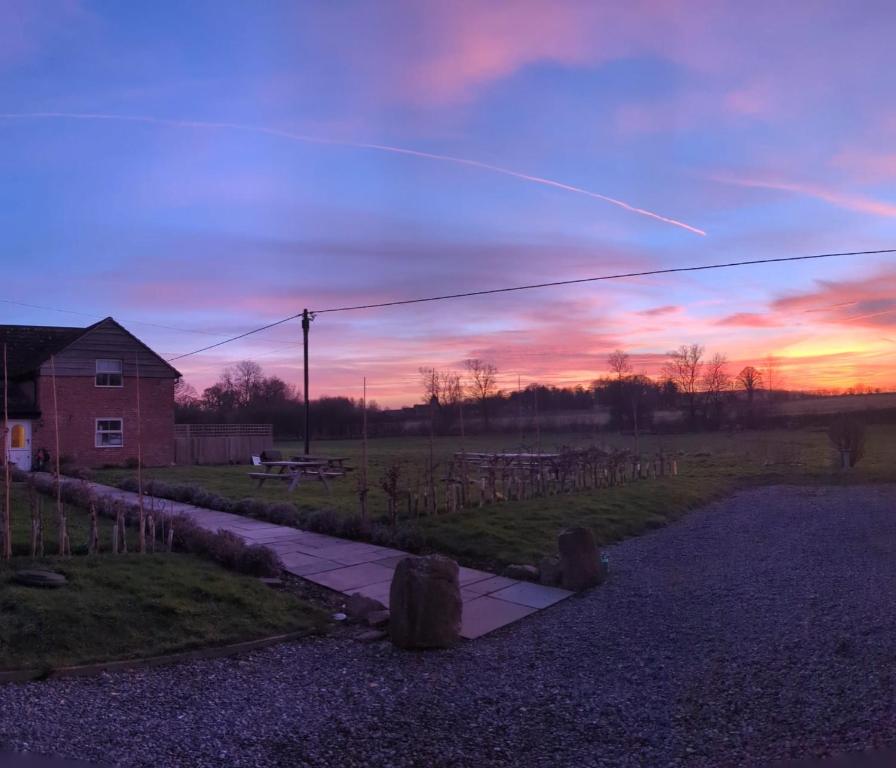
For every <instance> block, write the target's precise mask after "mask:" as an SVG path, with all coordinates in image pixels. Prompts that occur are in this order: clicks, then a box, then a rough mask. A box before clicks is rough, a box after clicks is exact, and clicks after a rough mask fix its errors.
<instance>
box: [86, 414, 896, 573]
mask: <svg viewBox="0 0 896 768" xmlns="http://www.w3.org/2000/svg"><path fill="white" fill-rule="evenodd" d="M541 443H542V449H543V450H544V451H553V450H555V449H557V448H559V447H561V446H585V445H591V444H600V445H607V446H615V447H626V448H629V449H633V448H634V439H633V438H632V437H630V436H623V435H619V434H615V433H614V434H605V433H599V434H597V435H591V436H589V435H583V434H567V435H557V434H551V435H545V436H543V437H542V441H541ZM278 448H280V449H281V450H282V451H283V452H284V454H285V455H291V454H292V453H296V454H298V453H301V450H302V446H301V445H300V444H298V443H284V444H281V445H278ZM459 448H460V445H459V440H458V438H454V437H452V438H436V440H435V443H434V457H435V461H436V463H437V464H440V465H441V467H442V468H444V466H445V464H446V462H447V461H449V460H450V458H451V456H452V454H453V453H454V452H455V451H457V450H459ZM466 448H467V450H469V451H517V450H520V449H521V448H526V449H528V450H531V449H533V445H532V443H531V442H528V443H526V444H525V445H522V446H521V445H520V442H519V439H518V438H514V437H513V436H508V435H489V436H476V437H472V438H467V441H466ZM640 448H641V452H642V453H643V454H645V455H652V454H654V453H656V452H658V451H660V450H662V451H664V452H665V453H674V454H675V455H676V456H677V460H678V465H679V476H678V477H666V478H660V479H657V480H644V481H639V482H637V483H633V484H629V485H626V486H622V487H616V488H605V489H600V490H594V491H585V492H581V493H575V494H564V495H559V496H550V497H546V498H539V499H531V500H527V501H520V502H510V503H500V504H494V505H488V506H485V507H483V508H481V509H480V508H474V509H470V510H467V511H463V512H458V513H454V514H451V515H448V514H441V515H437V516H433V517H420V518H416V519H413V520H408V519H405V520H403V521H402V525H405V526H414V527H416V528H418V529H419V530H421V531H422V532H423V534H424V535H425V537H426V539H427V542H428V545H429V546H430V547H431V548H432V549H433V550H436V551H441V552H445V553H448V554H453V555H456V556H458V557H460V558H461V559H465V560H467V561H470V562H476V563H483V564H485V563H489V562H491V563H507V562H534V561H535V560H537V559H538V557H540V556H541V555H543V554H546V553H550V552H552V551H553V549H554V547H555V540H556V535H557V532H558V530H560V529H561V528H563V527H565V526H568V525H571V524H580V525H587V526H589V527H591V528H593V529H594V530H595V533H596V534H597V536H598V538H599V539H600V540H601V541H602V542H612V541H617V540H619V539H622V538H626V537H629V536H633V535H637V534H638V533H641V532H643V531H644V530H647V529H650V528H654V527H657V526H661V525H664V524H666V523H667V522H669V521H671V520H674V519H676V518H678V517H680V516H681V515H682V514H684V513H685V512H686V511H687V510H688V509H691V508H693V507H695V506H697V505H699V504H701V503H704V502H705V501H707V500H709V499H712V498H716V497H718V496H720V495H724V494H726V493H729V492H731V491H732V490H734V489H736V488H738V487H744V486H747V485H752V484H767V483H773V482H806V483H819V482H822V483H824V482H829V483H842V482H879V481H896V426H888V425H885V426H875V427H871V428H870V429H869V431H868V447H867V456H866V458H865V459H864V460H863V461H862V462H861V464H860V465H859V467H857V468H856V470H854V471H852V472H850V473H847V475H845V476H844V474H843V473H842V472H840V471H839V470H834V469H832V456H831V449H830V445H829V443H828V439H827V434H826V432H825V431H824V430H809V429H805V430H794V431H787V430H774V431H767V432H764V431H755V432H753V431H750V432H740V433H731V434H728V433H702V434H686V435H675V436H662V437H661V436H647V437H642V438H641V441H640ZM312 452H313V453H315V454H323V455H329V456H346V457H348V458H349V459H350V463H351V464H352V465H353V466H355V467H357V466H358V464H359V461H360V442H359V441H327V442H321V443H318V444H317V445H314V446H312ZM428 452H429V441H428V439H426V438H416V437H415V438H383V439H379V440H373V441H371V442H370V444H369V467H370V469H369V477H370V485H371V487H372V488H373V489H374V490H372V491H371V493H370V509H371V514H372V515H373V517H374V518H376V517H382V516H383V515H385V513H386V497H385V494H384V493H383V491H382V490H381V489H379V487H378V486H379V480H380V478H381V477H382V475H383V473H384V471H385V469H386V468H387V467H388V466H389V465H390V464H391V463H393V462H396V461H397V462H399V463H400V464H401V466H402V473H403V476H405V477H407V478H409V479H410V480H411V481H412V482H413V478H415V477H418V476H421V475H422V470H423V467H424V465H425V462H426V460H427V457H428ZM249 471H250V469H249V467H247V466H225V467H171V468H165V469H152V470H147V475H149V476H151V477H159V478H164V479H167V480H171V481H176V482H185V483H196V484H199V485H202V486H203V487H205V488H207V489H208V490H210V491H213V492H215V493H219V494H221V495H223V496H228V497H230V498H234V499H239V498H244V497H248V496H254V497H257V498H262V499H265V500H269V501H290V502H293V503H295V504H297V505H302V506H304V507H306V508H310V509H324V508H325V509H332V510H334V511H336V512H337V513H339V514H343V515H354V514H357V511H358V499H357V485H356V483H357V471H356V472H354V473H352V474H350V475H349V476H348V477H347V478H345V479H342V480H337V481H335V482H334V483H333V493H332V495H331V496H328V495H327V493H326V492H325V490H324V489H323V488H322V487H321V486H320V485H319V484H318V483H308V484H306V485H303V486H301V487H300V488H299V489H298V490H297V491H296V492H295V493H293V494H289V493H288V492H287V490H286V488H285V487H284V486H285V484H284V485H280V484H277V485H274V484H272V483H266V484H265V486H264V487H263V488H262V489H261V490H256V488H255V484H254V483H253V482H251V481H250V479H249V478H248V477H247V473H248V472H249ZM132 474H133V472H132V471H130V470H102V471H99V472H97V480H99V481H100V482H108V483H114V482H117V481H118V480H120V479H121V478H123V477H125V476H131V475H132Z"/></svg>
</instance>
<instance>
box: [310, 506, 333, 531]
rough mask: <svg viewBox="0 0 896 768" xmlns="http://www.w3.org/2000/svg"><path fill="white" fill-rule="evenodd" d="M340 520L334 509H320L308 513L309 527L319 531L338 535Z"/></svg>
mask: <svg viewBox="0 0 896 768" xmlns="http://www.w3.org/2000/svg"><path fill="white" fill-rule="evenodd" d="M339 526H340V520H339V515H337V514H336V513H335V512H334V511H333V510H332V509H318V510H315V511H314V512H312V513H311V514H310V515H308V528H309V529H310V530H312V531H316V532H317V533H329V534H332V535H337V531H338V530H339Z"/></svg>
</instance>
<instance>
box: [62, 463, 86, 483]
mask: <svg viewBox="0 0 896 768" xmlns="http://www.w3.org/2000/svg"><path fill="white" fill-rule="evenodd" d="M59 471H60V472H61V473H62V474H63V475H67V476H68V477H74V478H76V479H78V480H91V479H92V478H93V473H92V472H91V471H90V470H89V469H88V468H87V467H79V466H76V465H74V464H67V465H66V466H64V467H60V468H59Z"/></svg>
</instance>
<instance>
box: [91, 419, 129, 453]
mask: <svg viewBox="0 0 896 768" xmlns="http://www.w3.org/2000/svg"><path fill="white" fill-rule="evenodd" d="M123 445H124V422H123V421H122V419H109V418H106V419H97V420H96V447H97V448H121V447H122V446H123Z"/></svg>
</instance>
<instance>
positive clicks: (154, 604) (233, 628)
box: [0, 485, 322, 670]
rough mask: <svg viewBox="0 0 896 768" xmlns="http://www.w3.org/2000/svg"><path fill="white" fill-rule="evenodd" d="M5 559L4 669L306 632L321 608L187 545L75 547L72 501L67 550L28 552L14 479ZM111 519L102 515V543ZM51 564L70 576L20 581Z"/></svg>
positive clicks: (50, 539) (48, 531)
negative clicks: (152, 550)
mask: <svg viewBox="0 0 896 768" xmlns="http://www.w3.org/2000/svg"><path fill="white" fill-rule="evenodd" d="M13 502H14V504H13V521H14V528H13V543H14V557H13V560H12V561H11V563H9V564H4V563H0V670H7V669H30V668H37V669H49V668H52V667H57V666H65V665H72V664H84V663H89V662H94V661H110V660H114V659H128V658H137V657H143V656H154V655H158V654H164V653H173V652H176V651H183V650H188V649H193V648H198V647H202V646H209V645H221V644H226V643H231V642H239V641H244V640H251V639H255V638H260V637H265V636H270V635H275V634H281V633H286V632H301V631H306V632H312V631H316V630H317V629H319V628H320V627H321V626H322V617H321V615H320V614H319V613H318V612H317V611H316V610H315V609H313V608H311V607H310V606H308V605H307V604H304V603H302V602H300V601H298V600H297V599H295V598H294V597H293V596H291V595H289V594H283V593H279V592H274V591H273V590H271V589H270V588H268V587H266V586H264V585H262V584H261V583H260V582H259V581H258V580H257V579H253V578H250V577H246V576H240V575H238V574H235V573H231V572H229V571H226V570H224V569H223V568H221V567H219V566H216V565H214V564H212V563H210V562H207V561H204V560H202V559H200V558H198V557H194V556H190V555H183V554H177V553H173V554H155V555H138V554H129V555H119V556H114V555H111V554H100V555H94V556H87V555H86V554H80V555H79V554H78V552H79V551H81V552H83V551H84V550H85V548H86V546H85V545H86V540H87V530H88V527H87V518H86V515H85V514H84V513H83V512H81V511H79V510H76V509H73V508H69V539H70V541H71V546H72V552H73V553H74V554H73V556H72V557H68V558H60V557H52V556H48V557H45V558H42V559H39V560H38V561H32V559H31V557H30V555H29V551H30V550H29V545H28V541H29V536H30V518H29V512H28V508H27V502H26V495H25V491H24V488H22V487H21V486H20V485H14V492H13ZM44 509H45V518H46V520H45V537H46V538H45V541H46V547H45V551H46V552H47V553H51V552H55V542H56V532H55V531H56V528H55V519H54V518H55V515H54V512H53V509H52V503H48V501H46V500H45V502H44ZM110 529H111V521H109V520H106V519H102V518H101V519H100V530H101V533H102V534H103V539H104V549H105V551H106V552H108V549H109V541H110V539H111V530H110ZM33 567H40V568H49V569H52V570H55V571H59V572H61V573H63V574H65V575H66V577H68V579H69V583H68V584H67V585H66V586H65V587H63V588H60V589H55V590H45V589H35V588H29V587H22V586H18V585H16V584H15V583H13V581H12V574H13V572H14V571H15V570H18V569H22V568H33Z"/></svg>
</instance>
